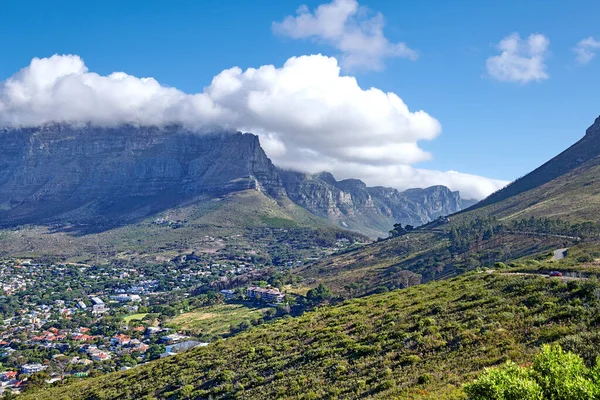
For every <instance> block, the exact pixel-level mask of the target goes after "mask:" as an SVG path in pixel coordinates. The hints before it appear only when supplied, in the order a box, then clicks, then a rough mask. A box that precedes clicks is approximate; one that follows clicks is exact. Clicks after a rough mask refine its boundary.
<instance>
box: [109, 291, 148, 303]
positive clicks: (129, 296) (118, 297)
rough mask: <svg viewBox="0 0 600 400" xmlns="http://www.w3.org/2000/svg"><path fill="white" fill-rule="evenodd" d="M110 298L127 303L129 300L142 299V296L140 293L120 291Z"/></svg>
mask: <svg viewBox="0 0 600 400" xmlns="http://www.w3.org/2000/svg"><path fill="white" fill-rule="evenodd" d="M110 298H111V299H112V300H116V301H118V302H119V303H126V302H129V301H132V302H137V301H142V298H141V297H140V295H138V294H124V293H119V294H117V295H114V296H110Z"/></svg>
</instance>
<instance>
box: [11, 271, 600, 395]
mask: <svg viewBox="0 0 600 400" xmlns="http://www.w3.org/2000/svg"><path fill="white" fill-rule="evenodd" d="M598 290H600V284H599V283H598V282H596V281H571V282H562V281H561V280H558V279H546V278H541V277H535V276H514V275H513V276H511V275H502V274H499V273H494V274H487V273H469V274H465V275H462V276H460V277H458V278H453V279H450V280H444V281H436V282H431V283H429V284H425V285H420V286H416V287H411V288H409V289H405V290H397V291H393V292H389V293H382V294H379V295H373V296H369V297H365V298H360V299H354V300H349V301H346V302H344V303H342V304H340V305H337V306H329V307H322V308H319V309H317V310H315V311H312V312H307V313H305V314H304V315H302V316H300V317H297V318H288V319H282V320H277V321H275V322H274V323H270V324H265V325H261V326H258V327H255V328H252V329H250V330H248V331H245V332H243V333H241V334H239V335H236V336H233V337H230V338H228V339H227V340H220V341H217V342H215V343H213V344H211V345H209V346H207V347H205V348H200V349H193V350H191V351H188V352H185V353H184V354H181V355H177V356H174V357H170V358H168V359H163V360H159V361H156V362H152V363H150V364H148V365H143V366H140V367H138V368H135V369H132V370H129V371H124V372H118V373H115V374H111V375H109V376H102V377H99V378H93V379H88V380H83V381H78V382H72V383H71V384H67V385H61V386H58V387H56V388H52V389H49V390H43V391H38V392H36V393H31V394H24V395H22V396H21V397H22V399H23V400H29V399H31V400H33V399H35V400H42V399H53V400H61V399H70V400H77V399H117V398H118V399H121V400H125V399H147V400H150V399H175V398H182V399H183V398H190V399H191V398H214V399H224V398H244V399H264V398H298V399H316V398H331V399H332V398H337V399H356V398H366V399H390V398H394V399H422V400H424V399H431V400H433V399H436V400H442V399H466V396H465V394H464V393H463V391H462V385H463V383H465V382H470V381H472V380H473V379H474V378H475V377H476V376H477V375H478V374H479V373H480V372H481V371H483V369H484V368H486V367H490V366H496V365H500V364H502V363H504V362H505V361H506V360H507V359H512V360H514V361H515V362H517V363H519V364H523V363H528V362H530V361H531V360H532V359H533V358H534V356H535V355H536V354H537V353H538V352H539V349H540V347H541V346H542V345H543V344H544V343H557V342H558V343H560V344H562V345H563V347H565V346H567V348H568V350H570V351H574V352H576V353H577V352H579V353H581V351H580V350H585V351H586V352H587V353H585V358H586V360H588V359H590V360H593V359H595V357H596V356H597V355H598V354H599V352H600V350H599V349H598V348H597V346H587V345H586V343H588V342H590V343H594V342H595V341H597V340H598V337H597V336H598V333H597V328H596V326H597V325H598V323H599V321H600V320H599V318H598V315H597V310H598V308H600V299H598V298H597V296H596V295H595V293H596V292H597V291H598ZM203 313H204V314H208V313H209V312H208V311H207V310H203ZM211 319H213V317H210V316H209V317H208V318H205V319H204V320H205V321H206V320H211ZM594 335H595V336H594Z"/></svg>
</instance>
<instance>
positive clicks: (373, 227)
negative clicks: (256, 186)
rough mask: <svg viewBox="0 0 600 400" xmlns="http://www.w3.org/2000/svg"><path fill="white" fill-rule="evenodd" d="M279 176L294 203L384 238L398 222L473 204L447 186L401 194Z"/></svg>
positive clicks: (328, 179) (420, 220)
mask: <svg viewBox="0 0 600 400" xmlns="http://www.w3.org/2000/svg"><path fill="white" fill-rule="evenodd" d="M279 175H280V176H281V181H282V184H283V186H284V188H285V190H286V192H287V194H288V196H289V197H290V198H291V199H292V200H293V201H294V202H296V203H297V204H299V205H300V206H302V207H304V208H306V209H307V210H309V211H310V212H312V213H314V214H316V215H318V216H321V217H323V218H327V219H328V220H329V221H331V222H332V223H335V224H337V225H339V226H342V227H345V228H350V229H355V230H359V231H361V232H363V233H365V234H368V235H370V236H377V235H379V236H381V235H384V236H385V235H386V234H387V232H388V230H389V229H390V227H391V226H392V225H393V224H394V223H397V222H400V223H402V224H404V225H406V224H410V225H414V226H418V225H422V224H425V223H427V222H429V221H432V220H434V219H435V218H437V217H440V216H443V215H448V214H452V213H455V212H457V211H460V210H462V209H463V208H464V207H465V206H470V205H471V204H473V203H472V202H471V201H468V200H467V201H465V200H463V199H462V198H461V197H460V195H459V193H458V192H452V191H450V189H448V188H447V187H445V186H432V187H430V188H426V189H409V190H406V191H404V192H399V191H398V190H396V189H392V188H386V187H367V185H366V184H365V183H364V182H362V181H360V180H358V179H346V180H342V181H336V180H335V178H334V177H333V176H332V175H331V174H330V173H320V174H316V175H310V174H305V173H301V172H296V171H285V170H280V171H279Z"/></svg>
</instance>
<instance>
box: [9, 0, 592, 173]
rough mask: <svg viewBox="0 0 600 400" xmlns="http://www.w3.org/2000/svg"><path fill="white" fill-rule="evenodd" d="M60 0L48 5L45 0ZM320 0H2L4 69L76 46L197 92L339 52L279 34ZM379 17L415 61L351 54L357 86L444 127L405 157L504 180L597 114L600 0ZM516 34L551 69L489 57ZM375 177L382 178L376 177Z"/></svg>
mask: <svg viewBox="0 0 600 400" xmlns="http://www.w3.org/2000/svg"><path fill="white" fill-rule="evenodd" d="M50 3H54V4H50ZM323 3H326V2H325V1H320V2H315V1H302V0H300V1H290V0H286V1H277V0H254V1H252V2H249V1H231V0H218V1H216V0H215V1H211V0H205V1H177V2H166V1H152V0H145V1H135V0H128V1H102V2H81V1H66V0H65V1H57V2H47V1H28V2H23V1H11V0H8V1H5V2H3V7H2V12H1V13H0V35H1V37H2V38H3V40H1V41H0V53H1V54H3V59H2V63H0V80H4V79H7V78H9V77H11V76H12V75H13V74H14V73H15V72H16V71H18V70H20V69H21V68H24V67H26V66H27V65H29V63H30V61H31V59H32V58H33V57H49V56H52V55H53V54H77V55H79V56H80V57H81V58H83V60H84V61H85V64H86V65H87V68H89V70H90V71H93V72H96V73H98V74H100V75H107V74H110V73H111V72H114V71H124V72H126V73H127V74H130V75H133V76H137V77H153V78H155V79H156V80H157V81H158V82H160V83H161V84H162V85H165V86H172V87H176V88H177V89H179V90H181V91H183V92H186V93H197V92H202V91H203V88H205V87H207V86H208V85H210V83H211V80H212V78H213V77H214V76H215V75H218V74H219V73H220V72H221V71H223V70H225V69H228V68H231V67H234V66H239V67H241V68H242V70H245V69H246V68H248V67H260V66H262V65H268V64H273V65H275V66H276V67H281V66H282V65H283V64H284V63H285V61H286V60H287V59H288V58H290V57H294V56H302V55H310V54H317V53H322V54H324V55H328V56H338V58H340V57H339V56H340V55H341V54H342V53H343V52H342V51H340V50H339V48H336V47H337V46H336V45H332V44H331V42H330V41H329V42H328V41H327V40H323V38H321V39H319V38H316V39H315V38H314V37H313V38H312V39H311V38H304V39H302V38H300V39H294V38H293V37H290V35H285V34H277V33H276V32H274V30H273V25H272V24H273V22H281V21H283V19H284V18H285V17H286V16H294V15H295V12H296V9H297V8H298V7H299V6H300V5H302V4H306V5H307V7H308V10H309V11H310V12H312V11H313V10H314V9H315V8H316V7H317V6H319V5H320V4H323ZM360 6H361V7H368V9H369V10H370V12H371V14H370V15H374V13H376V12H380V13H381V14H382V16H383V18H384V19H385V27H384V28H383V33H384V35H385V37H386V38H387V40H388V41H389V42H390V43H400V42H403V43H405V44H406V45H407V46H408V47H409V48H410V49H414V50H415V51H416V52H417V53H418V58H417V59H416V60H411V59H408V58H406V57H387V58H384V59H383V64H384V65H383V68H380V69H378V70H373V69H372V68H371V67H361V66H358V67H357V66H353V67H351V68H347V69H346V68H342V74H343V75H351V76H354V77H356V79H357V80H358V84H359V85H360V87H362V88H363V89H368V88H369V87H372V86H373V87H376V88H379V89H381V90H382V91H384V92H394V93H395V94H397V95H398V96H399V97H400V98H401V99H402V100H403V101H404V102H405V103H406V104H407V105H408V107H409V108H410V110H411V111H415V110H424V111H425V112H426V113H428V114H429V115H430V116H431V117H433V118H435V119H437V120H438V121H439V123H440V124H441V128H442V131H441V134H440V135H439V136H438V137H436V138H435V139H433V140H420V141H419V147H420V148H421V149H423V150H425V151H427V152H430V153H431V154H432V155H433V158H432V159H430V160H425V161H421V162H415V163H411V165H412V166H413V167H416V168H421V169H428V170H440V171H447V170H457V171H460V172H462V173H467V174H475V175H480V176H484V177H489V178H496V179H501V180H512V179H514V178H517V177H518V176H521V175H523V174H525V173H527V172H528V171H530V170H531V169H533V168H535V167H536V166H538V165H540V164H541V163H543V162H544V161H546V160H547V159H549V158H551V157H552V156H554V155H556V154H558V153H559V152H560V151H562V150H563V149H565V148H566V147H568V146H569V145H570V144H572V143H573V142H575V141H576V140H578V139H579V138H580V137H581V136H582V135H583V134H584V131H585V129H586V128H587V127H588V126H589V125H590V124H591V123H592V122H593V120H594V119H595V118H596V117H597V116H598V115H599V114H600V104H598V103H599V102H600V101H599V98H598V95H597V93H598V92H599V89H600V74H598V72H599V71H600V69H599V67H600V56H599V57H597V58H593V59H591V60H590V61H589V62H587V63H586V64H582V63H580V62H577V61H576V58H575V56H576V54H575V52H574V51H573V48H574V47H575V45H576V44H577V43H578V42H579V41H581V40H582V39H585V38H588V37H594V38H596V39H597V40H600V26H599V25H598V24H597V16H598V15H599V14H600V3H598V2H596V1H570V2H562V1H542V0H533V1H527V2H523V1H503V2H487V1H485V2H484V1H471V0H463V1H460V2H447V1H433V0H425V1H423V0H420V1H402V2H392V1H383V0H372V1H369V0H362V1H360ZM513 33H518V34H520V37H521V38H522V39H526V38H527V37H529V35H531V34H540V35H543V36H544V37H545V38H546V39H547V40H549V44H548V45H547V50H546V51H545V52H544V54H543V57H542V58H543V66H544V68H543V69H544V72H545V74H546V75H547V78H544V79H541V80H539V81H535V80H532V81H529V82H525V83H524V82H507V81H501V80H498V79H496V78H494V77H493V76H491V75H490V73H489V71H488V70H487V69H486V60H487V59H488V58H490V57H493V56H497V55H499V54H500V50H498V48H497V45H498V43H499V42H500V41H501V40H502V39H503V38H506V37H507V36H509V35H511V34H513ZM375 183H379V182H375Z"/></svg>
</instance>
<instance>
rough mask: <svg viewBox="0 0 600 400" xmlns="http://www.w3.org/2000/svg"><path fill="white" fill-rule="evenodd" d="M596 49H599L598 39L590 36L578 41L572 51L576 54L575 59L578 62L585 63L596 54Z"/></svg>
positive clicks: (599, 42)
mask: <svg viewBox="0 0 600 400" xmlns="http://www.w3.org/2000/svg"><path fill="white" fill-rule="evenodd" d="M598 49H600V41H598V40H596V39H594V38H593V37H591V36H590V37H588V38H585V39H583V40H581V41H579V43H577V45H576V46H575V48H574V49H573V51H574V52H575V54H576V57H575V58H576V60H577V61H578V62H579V63H580V64H587V63H589V62H590V61H592V58H594V57H595V56H596V50H598Z"/></svg>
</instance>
